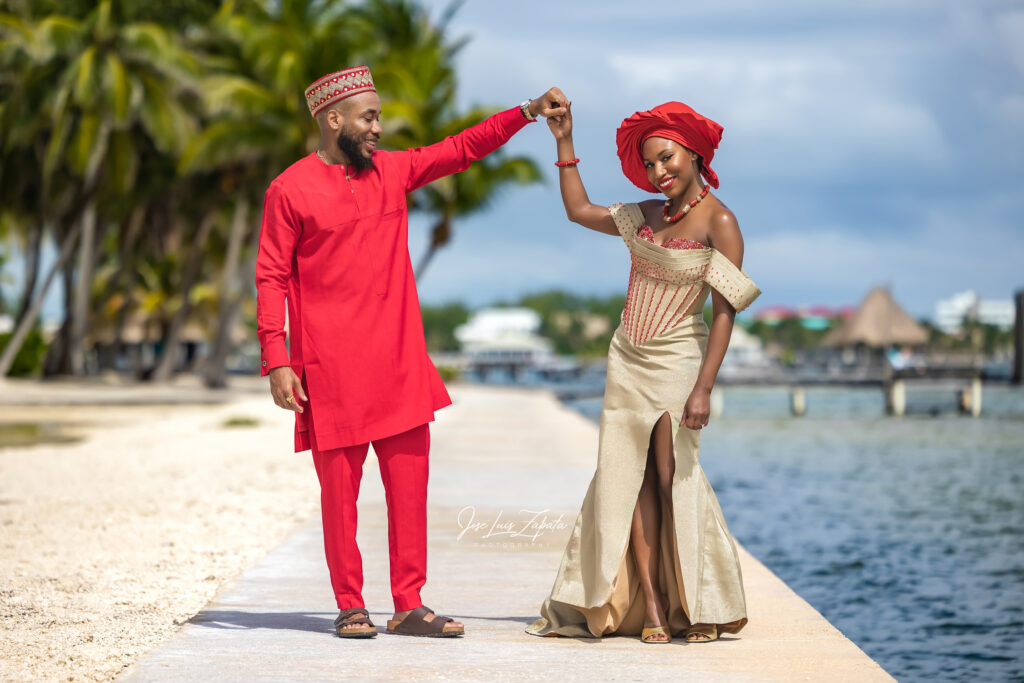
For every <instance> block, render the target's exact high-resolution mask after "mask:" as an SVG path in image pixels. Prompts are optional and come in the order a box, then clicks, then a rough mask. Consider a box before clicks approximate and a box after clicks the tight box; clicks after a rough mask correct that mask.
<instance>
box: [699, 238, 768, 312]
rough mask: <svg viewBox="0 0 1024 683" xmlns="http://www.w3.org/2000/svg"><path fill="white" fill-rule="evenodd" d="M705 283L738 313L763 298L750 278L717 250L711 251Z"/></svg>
mask: <svg viewBox="0 0 1024 683" xmlns="http://www.w3.org/2000/svg"><path fill="white" fill-rule="evenodd" d="M704 281H705V282H707V283H708V284H709V285H711V286H712V287H714V288H715V289H716V290H717V291H718V293H719V294H721V295H722V296H724V297H725V300H726V301H728V302H729V303H730V304H731V305H732V307H733V308H735V309H736V312H737V313H739V312H740V311H742V310H743V309H745V308H746V307H747V306H749V305H750V304H752V303H753V302H754V299H756V298H757V297H759V296H761V290H760V289H758V287H757V285H755V284H754V281H753V280H751V279H750V276H748V275H747V274H746V273H744V272H743V271H742V270H740V269H739V268H737V267H736V264H735V263H733V262H732V261H730V260H729V259H728V258H726V257H725V256H723V255H722V253H721V252H720V251H718V250H717V249H712V250H711V260H710V261H709V262H708V271H707V274H706V275H705V276H704Z"/></svg>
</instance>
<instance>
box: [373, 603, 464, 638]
mask: <svg viewBox="0 0 1024 683" xmlns="http://www.w3.org/2000/svg"><path fill="white" fill-rule="evenodd" d="M435 622H436V623H435ZM465 632H466V627H465V625H464V624H463V623H462V622H460V621H454V620H452V618H451V617H441V616H437V615H436V614H434V610H432V609H430V608H429V607H427V606H426V605H421V606H420V607H417V608H416V609H411V610H405V611H402V612H395V618H394V619H392V620H390V621H388V633H396V634H398V635H403V636H426V637H433V638H453V637H456V636H461V635H463V634H464V633H465Z"/></svg>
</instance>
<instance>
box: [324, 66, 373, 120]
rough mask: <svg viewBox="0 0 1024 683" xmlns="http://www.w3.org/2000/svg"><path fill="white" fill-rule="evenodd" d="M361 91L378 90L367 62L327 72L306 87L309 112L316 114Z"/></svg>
mask: <svg viewBox="0 0 1024 683" xmlns="http://www.w3.org/2000/svg"><path fill="white" fill-rule="evenodd" d="M361 92H377V89H376V88H374V87H373V77H372V76H370V69H369V67H367V66H366V65H365V64H361V65H359V66H353V67H350V68H348V69H342V70H341V71H336V72H334V73H333V74H327V75H326V76H324V77H323V78H318V79H317V80H315V81H313V83H312V84H311V85H310V86H309V87H308V88H306V105H307V106H308V107H309V113H310V114H311V115H312V116H314V117H315V116H316V115H317V114H319V113H320V110H321V109H323V108H324V107H326V106H327V105H329V104H334V103H335V102H337V101H338V100H343V99H345V98H346V97H352V96H353V95H358V94H359V93H361Z"/></svg>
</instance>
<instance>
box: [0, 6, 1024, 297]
mask: <svg viewBox="0 0 1024 683" xmlns="http://www.w3.org/2000/svg"><path fill="white" fill-rule="evenodd" d="M425 4H426V6H428V7H429V8H431V12H432V14H433V15H434V16H435V17H436V16H438V15H439V14H440V12H441V11H442V10H443V8H444V7H446V6H447V5H448V2H447V0H444V1H441V0H431V1H429V2H426V3H425ZM451 27H452V33H453V35H455V36H468V37H470V38H471V41H470V43H469V44H468V46H467V47H466V48H465V49H464V50H463V52H462V53H461V54H460V57H459V78H460V92H459V100H460V104H463V105H469V104H488V105H495V106H513V105H516V104H518V103H519V102H521V101H522V100H523V99H525V98H526V97H535V96H537V95H539V94H541V93H542V92H544V91H545V90H546V89H547V88H548V87H550V86H552V85H557V86H559V87H561V88H562V89H563V90H564V91H565V92H566V93H567V94H568V96H569V97H570V98H571V99H572V100H573V113H574V119H575V123H576V133H575V139H576V148H577V154H578V155H579V156H580V157H581V158H582V160H583V161H582V164H581V166H580V171H581V173H582V174H583V179H584V181H585V183H586V185H587V189H588V191H589V193H590V197H591V199H592V200H593V201H595V202H599V203H605V204H611V203H614V202H619V201H624V202H629V201H637V200H640V199H645V198H648V197H651V196H654V195H648V194H646V193H643V192H641V191H639V190H637V189H636V188H635V187H633V186H632V185H631V184H630V183H629V182H628V181H627V180H626V179H625V178H624V177H623V176H622V174H621V172H620V170H619V165H618V159H617V157H616V155H615V144H614V135H615V128H616V127H617V126H618V124H619V123H620V121H621V120H622V119H623V118H624V117H626V116H628V115H629V114H631V113H632V112H634V111H636V110H639V109H649V108H651V107H653V106H655V105H657V104H660V103H661V102H664V101H666V100H681V101H684V102H686V103H688V104H690V105H691V106H693V107H694V108H696V109H697V110H698V111H700V112H702V113H704V114H706V115H707V116H709V117H711V118H713V119H715V120H717V121H718V122H719V123H721V124H722V125H723V126H724V127H725V133H724V137H723V141H722V144H721V146H720V148H719V151H718V154H717V155H716V157H715V163H714V167H715V169H716V170H717V172H718V174H719V176H720V178H721V180H722V186H721V188H720V189H719V190H718V191H717V194H718V196H719V197H720V198H721V199H722V200H723V201H724V202H725V203H726V204H728V205H729V206H730V208H732V209H733V211H734V212H735V213H736V215H737V217H738V219H739V223H740V226H741V228H742V229H743V232H744V235H745V239H746V258H745V263H744V268H745V270H746V271H747V272H748V273H749V274H750V275H751V277H753V278H754V280H755V281H756V282H757V283H758V285H759V286H760V287H761V289H762V290H763V292H764V294H763V295H762V296H761V298H760V299H759V300H758V301H757V302H755V304H754V306H753V307H752V308H751V310H752V311H756V310H757V309H758V308H760V307H763V306H768V305H774V304H784V305H791V306H797V305H801V304H827V305H837V306H838V305H844V304H856V303H857V302H859V301H860V299H861V298H862V297H863V295H864V294H865V293H866V292H867V290H868V289H869V288H870V287H872V286H874V285H878V284H889V285H891V286H892V288H893V291H894V293H895V295H896V298H897V299H898V300H899V301H900V302H901V303H903V304H904V306H905V307H906V308H907V309H908V310H909V311H910V312H911V313H912V314H914V315H917V316H923V317H930V316H931V315H932V313H933V309H934V302H935V301H936V300H937V299H940V298H946V297H948V296H950V295H951V294H953V293H955V292H959V291H963V290H965V289H969V288H970V289H974V290H976V291H977V292H978V293H979V294H981V295H982V296H983V297H986V298H998V299H1007V298H1009V297H1010V296H1011V294H1012V292H1013V291H1015V290H1016V289H1020V288H1024V265H1022V264H1024V235H1022V228H1024V144H1022V143H1024V4H1022V3H1020V2H1019V1H1018V2H998V1H993V2H985V1H984V0H972V1H971V2H966V3H965V2H959V3H954V2H945V1H942V0H918V1H901V0H887V1H886V2H881V1H879V0H862V1H860V2H856V3H853V2H847V3H827V2H820V0H819V1H817V2H813V1H802V0H777V1H775V2H754V1H752V0H736V1H724V2H715V3H692V2H691V3H683V2H672V3H667V2H643V3H635V2H634V3H623V2H594V1H591V2H585V1H583V0H560V1H559V2H557V3H554V2H548V3H540V2H535V1H532V0H526V1H520V2H513V3H504V2H493V1H492V0H486V1H485V0H469V2H467V3H466V4H465V5H464V6H463V7H462V8H461V9H460V10H459V12H458V13H457V14H456V16H455V19H454V21H453V22H452V25H451ZM339 66H343V65H339ZM371 66H372V65H371ZM384 114H385V116H386V115H387V112H384ZM507 149H508V150H509V151H510V152H511V153H513V154H526V155H530V156H532V157H533V158H535V159H536V160H537V161H538V162H539V163H540V166H541V168H542V170H543V172H544V174H545V176H546V183H544V184H542V185H537V186H533V187H529V188H519V187H513V188H510V189H508V190H507V191H506V192H505V193H504V194H502V195H501V196H500V197H499V198H498V199H497V200H496V201H495V202H494V203H493V204H492V205H491V206H490V207H489V208H488V209H487V210H485V211H483V212H481V213H478V214H476V215H474V216H472V217H469V218H466V219H464V220H460V221H458V222H457V223H456V225H455V230H454V232H455V237H454V240H453V242H452V243H451V244H450V246H448V247H447V248H445V249H444V250H442V251H441V252H439V254H438V255H437V257H436V258H435V259H434V262H433V263H432V265H431V267H430V269H429V271H428V272H427V273H426V275H425V277H424V278H423V279H422V281H421V283H420V294H421V298H422V300H423V301H424V303H440V302H445V301H451V300H462V301H466V302H468V303H470V304H472V305H483V304H486V303H489V302H492V301H495V300H498V299H512V298H515V297H517V296H519V295H521V294H524V293H529V292H535V291H539V290H542V289H547V288H555V287H557V288H562V289H568V290H571V291H574V292H578V293H581V294H599V295H605V294H613V293H617V292H622V291H623V290H624V288H625V285H626V280H627V275H628V268H629V263H628V257H627V254H626V251H625V248H624V246H623V244H622V242H621V241H620V240H619V239H618V238H615V237H609V236H606V235H601V234H598V233H593V232H591V231H589V230H586V229H584V228H581V227H579V226H576V225H574V224H572V223H569V222H568V221H567V220H566V219H565V214H564V211H563V209H562V205H561V200H560V198H559V195H558V186H557V176H556V175H555V173H554V171H555V169H554V166H553V165H552V162H553V161H554V160H555V150H554V143H553V141H552V138H551V135H550V133H549V132H548V130H547V127H546V126H544V125H543V124H534V125H531V126H528V127H527V128H526V129H525V130H524V131H522V132H521V133H519V134H518V135H517V136H516V137H515V138H514V139H513V140H512V141H511V142H510V143H509V145H508V146H507ZM410 228H411V230H410V235H411V237H410V250H411V252H412V256H413V261H414V263H415V262H416V261H417V260H418V257H419V256H420V255H421V254H422V253H423V251H424V249H425V247H426V243H427V230H428V221H427V220H426V219H425V218H422V217H417V216H415V215H414V216H413V217H412V220H411V224H410ZM16 265H17V264H15V266H16ZM12 270H13V269H12ZM6 289H7V291H8V292H10V291H11V290H10V288H9V286H8V287H7V288H6ZM54 289H59V288H54ZM55 294H56V292H55ZM46 310H47V312H48V313H49V317H53V316H54V315H57V314H58V311H59V308H58V300H57V298H56V296H54V297H51V301H50V302H49V303H48V305H47V307H46Z"/></svg>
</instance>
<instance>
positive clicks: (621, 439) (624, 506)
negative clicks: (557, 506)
mask: <svg viewBox="0 0 1024 683" xmlns="http://www.w3.org/2000/svg"><path fill="white" fill-rule="evenodd" d="M610 210H611V213H612V217H613V218H614V219H615V225H616V227H617V228H618V229H619V233H620V234H621V235H622V238H623V240H624V241H625V243H626V246H627V247H628V248H629V251H630V256H631V258H632V268H631V270H630V277H629V288H628V292H627V296H626V304H625V307H624V309H623V311H622V321H621V324H620V325H619V327H618V328H617V329H616V330H615V334H614V335H613V337H612V341H611V345H610V348H609V351H608V375H607V380H606V384H605V392H604V404H603V408H602V411H601V430H600V436H599V440H598V456H597V471H596V472H595V474H594V478H593V480H592V481H591V483H590V488H589V489H588V490H587V494H586V497H585V498H584V500H583V506H582V509H581V510H580V513H579V515H578V516H577V518H576V524H575V526H574V528H573V531H572V535H571V537H570V539H569V543H568V545H567V546H566V548H565V553H564V555H563V556H562V563H561V566H560V567H559V570H558V575H557V577H556V578H555V585H554V587H553V588H552V589H551V595H550V596H549V597H548V598H547V599H546V600H545V601H544V604H543V605H542V607H541V618H540V619H538V620H537V621H535V622H534V623H533V624H531V625H530V626H529V627H528V628H527V632H528V633H531V634H533V635H538V636H548V635H550V636H555V635H562V636H584V637H599V636H604V635H613V634H617V635H638V634H639V633H640V631H641V629H642V628H643V625H644V620H645V609H644V600H643V591H642V588H641V586H640V581H639V577H638V575H637V571H636V564H635V562H634V559H633V554H632V551H631V550H630V547H629V546H630V544H629V535H630V527H631V523H632V519H633V510H634V508H635V507H636V502H637V497H638V495H639V492H640V485H641V483H642V482H643V477H644V471H645V469H646V466H647V452H648V446H649V443H650V439H651V432H652V430H653V429H654V426H655V423H656V422H657V421H658V420H659V419H660V418H661V416H662V415H664V414H665V413H668V414H669V416H670V418H671V425H672V444H673V451H674V459H675V476H674V478H673V481H672V500H671V504H669V502H668V501H665V500H662V501H661V505H662V520H663V523H662V525H661V537H660V539H659V543H660V553H659V557H660V563H661V564H660V568H659V569H660V571H659V577H660V581H661V586H660V592H661V594H662V595H663V596H666V597H667V599H668V601H667V604H668V614H667V617H668V624H669V628H670V630H671V632H672V633H673V634H678V633H682V632H683V631H685V630H686V629H687V628H688V627H689V626H690V625H692V624H717V625H718V630H719V632H720V633H736V632H738V631H739V630H740V629H741V628H743V626H744V625H745V624H746V623H747V610H746V601H745V598H744V594H743V578H742V575H741V573H740V563H739V556H738V554H737V551H736V544H735V542H734V541H733V539H732V536H731V535H730V534H729V528H728V526H726V523H725V519H724V518H723V516H722V510H721V508H720V507H719V505H718V499H717V498H716V497H715V493H714V491H713V490H712V489H711V485H710V484H709V483H708V480H707V477H706V476H705V475H704V470H703V469H702V468H701V466H700V462H699V454H700V431H698V430H692V429H689V428H687V427H686V426H683V425H681V424H680V421H681V420H682V415H683V406H684V405H685V404H686V400H687V398H688V397H689V395H690V391H691V390H692V389H693V386H694V384H695V383H696V381H697V375H698V373H699V371H700V368H701V365H702V363H703V360H704V352H705V348H706V344H707V336H708V327H707V324H706V323H705V322H704V316H703V309H704V303H705V302H706V301H707V298H708V294H709V292H710V290H711V288H714V289H715V290H717V291H718V292H720V293H721V294H722V295H723V296H724V297H725V298H726V299H727V300H728V301H729V303H730V304H732V306H733V307H734V308H735V309H736V310H737V311H741V310H743V309H744V308H746V307H747V306H749V305H750V303H751V302H752V301H753V300H754V299H756V298H757V297H758V295H760V293H761V292H760V290H759V289H758V288H757V286H756V285H755V284H754V283H753V281H752V280H751V279H750V278H749V277H748V276H747V275H746V273H744V272H743V271H742V270H740V269H739V268H737V267H736V266H735V265H734V264H733V263H732V262H731V261H730V260H729V259H727V258H726V257H725V256H723V255H722V254H721V253H719V252H718V251H717V250H715V249H712V248H705V247H704V246H703V245H702V244H700V243H699V242H687V243H684V244H681V245H671V244H666V245H664V246H663V245H658V244H655V243H654V242H653V233H651V232H650V228H649V227H647V226H645V225H644V216H643V212H642V211H641V210H640V207H639V206H638V205H636V204H616V205H615V206H612V207H610ZM641 228H643V230H641ZM638 231H639V232H638ZM673 246H674V247H675V248H672V247H673ZM680 247H681V248H680Z"/></svg>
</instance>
